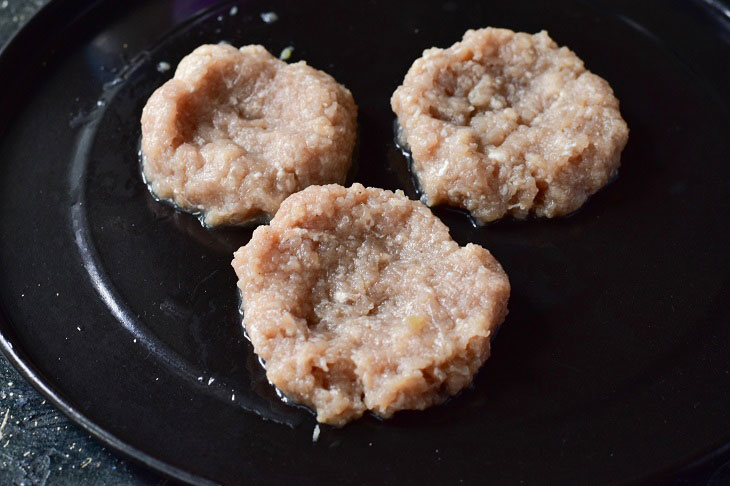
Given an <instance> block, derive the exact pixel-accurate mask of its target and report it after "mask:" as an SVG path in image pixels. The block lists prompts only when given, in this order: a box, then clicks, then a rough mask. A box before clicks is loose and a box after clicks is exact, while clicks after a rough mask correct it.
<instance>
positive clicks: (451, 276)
mask: <svg viewBox="0 0 730 486" xmlns="http://www.w3.org/2000/svg"><path fill="white" fill-rule="evenodd" d="M232 265H233V268H234V269H235V271H236V274H237V275H238V278H239V281H238V286H239V288H240V290H241V294H242V301H243V308H244V324H245V326H246V330H247V332H248V335H249V336H250V338H251V341H252V343H253V346H254V349H255V352H256V353H257V354H258V355H259V356H260V357H261V358H263V359H264V360H265V362H266V374H267V377H268V378H269V380H270V381H271V382H272V383H273V384H274V385H276V386H277V387H278V388H279V389H280V390H282V391H283V392H284V393H285V394H286V395H287V396H288V397H290V398H291V399H293V400H295V401H297V402H300V403H303V404H306V405H308V406H310V407H312V408H314V409H316V412H317V420H319V421H320V422H325V423H330V424H335V425H341V424H344V423H346V422H348V421H349V420H352V419H355V418H357V417H359V416H361V415H362V414H363V412H364V411H365V410H372V411H374V412H375V413H376V414H377V415H379V416H382V417H390V416H391V415H392V414H393V413H394V412H396V411H398V410H403V409H424V408H426V407H429V406H431V405H434V404H437V403H441V402H442V401H444V400H445V399H446V398H447V397H449V396H451V395H454V394H455V393H457V392H458V391H459V390H461V389H462V388H463V387H465V386H466V385H467V384H469V383H470V382H471V380H472V377H473V376H474V374H475V373H476V371H477V370H478V369H479V367H480V366H481V365H482V364H483V363H484V361H485V360H486V359H487V357H488V356H489V351H490V338H491V336H492V334H493V332H494V331H495V329H496V328H497V326H499V325H500V324H501V323H502V321H503V320H504V317H505V315H506V314H507V301H508V298H509V292H510V286H509V281H508V279H507V275H506V274H505V273H504V271H503V270H502V268H501V266H500V265H499V263H498V262H497V261H496V260H495V259H494V257H492V255H491V254H490V253H489V252H488V251H487V250H485V249H484V248H482V247H480V246H477V245H473V244H468V245H466V246H465V247H460V246H459V245H458V244H457V243H456V242H454V241H453V240H452V239H451V237H450V236H449V232H448V228H447V227H446V226H445V225H444V224H443V223H441V221H440V220H439V219H438V218H436V217H435V216H434V215H433V214H432V213H431V211H430V210H429V209H428V208H427V207H426V206H424V205H423V204H421V203H420V202H417V201H411V200H409V199H408V198H407V197H405V196H404V195H403V193H402V192H400V191H398V192H396V193H393V192H390V191H386V190H383V189H374V188H365V187H363V186H362V185H359V184H355V185H353V186H352V187H350V188H344V187H342V186H339V185H327V186H312V187H309V188H307V189H305V190H304V191H302V192H299V193H297V194H294V195H292V196H290V197H289V198H288V199H287V200H286V201H284V202H283V203H282V205H281V207H280V209H279V211H278V213H277V214H276V216H275V217H274V219H273V220H272V221H271V224H270V225H269V226H260V227H259V228H257V229H256V231H255V232H254V234H253V237H252V239H251V241H250V242H249V243H248V244H247V245H246V246H243V247H241V248H240V249H239V250H238V251H237V252H236V253H235V255H234V260H233V263H232Z"/></svg>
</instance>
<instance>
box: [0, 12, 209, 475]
mask: <svg viewBox="0 0 730 486" xmlns="http://www.w3.org/2000/svg"><path fill="white" fill-rule="evenodd" d="M102 2H103V0H92V1H89V0H81V1H79V0H51V1H50V2H48V3H47V4H45V5H44V6H43V7H41V8H40V10H38V12H37V13H36V14H35V15H33V16H32V17H31V18H30V19H29V20H28V22H27V23H26V24H25V25H23V26H22V27H21V28H20V29H19V30H18V31H17V32H15V34H13V35H12V36H11V37H10V39H9V40H8V42H7V43H6V44H5V45H4V46H3V47H2V48H0V70H2V69H3V67H4V65H5V64H9V65H12V64H13V57H14V56H15V51H22V46H23V44H25V41H26V38H28V37H32V36H33V34H34V33H36V32H43V31H44V30H45V29H47V28H48V27H49V26H51V25H54V26H61V29H62V28H64V27H67V26H68V25H70V24H71V23H73V22H74V21H75V20H77V19H79V18H83V17H84V16H85V15H86V14H88V12H89V11H91V10H93V9H94V8H95V7H96V6H97V5H99V4H101V3H102ZM8 59H10V60H9V61H8ZM4 128H5V127H3V126H0V134H2V133H3V131H4ZM9 329H11V324H10V320H9V319H8V318H7V316H5V314H4V312H2V309H0V350H1V351H2V353H3V354H4V355H5V357H6V358H7V359H8V361H9V362H10V363H11V364H12V365H13V367H14V368H15V369H16V370H17V371H18V373H20V375H21V376H22V377H23V378H24V379H25V380H26V381H27V382H28V383H30V385H31V386H32V387H33V388H34V389H35V390H36V391H37V392H38V393H40V394H41V395H42V396H43V397H44V398H46V399H47V400H48V401H50V402H51V403H52V404H53V405H54V406H55V407H56V408H58V409H59V411H61V412H62V413H63V414H64V415H65V416H66V417H68V418H69V419H70V420H71V421H72V422H74V423H75V424H77V425H79V426H81V428H83V429H84V430H85V431H86V432H88V433H89V434H91V435H92V436H93V437H95V438H96V439H98V440H100V441H101V442H102V443H103V444H104V445H105V446H108V447H110V448H112V449H113V450H115V451H116V452H118V453H120V454H122V455H123V456H125V457H128V458H130V459H132V460H134V461H136V462H138V463H141V464H143V465H145V466H147V467H150V468H152V469H153V470H155V471H157V472H159V473H162V474H164V475H166V476H169V477H171V478H173V479H176V480H178V481H182V482H185V483H189V484H199V485H215V484H218V483H215V482H213V481H210V480H209V479H206V478H204V477H202V476H198V475H195V474H192V473H189V472H187V471H184V470H182V469H179V468H176V467H174V466H171V465H170V464H168V463H166V462H164V461H161V460H159V459H156V458H155V457H153V456H152V455H151V454H148V453H146V452H144V451H142V450H140V449H137V448H135V447H133V446H131V445H130V444H128V443H127V442H124V441H122V440H120V439H118V438H117V437H116V436H115V435H113V434H112V433H110V432H108V431H107V430H105V429H103V428H102V427H100V426H98V425H97V424H95V423H94V422H93V421H92V420H91V419H89V418H88V417H87V416H85V415H84V414H82V413H81V412H79V411H78V410H77V409H76V408H75V407H74V406H73V405H71V404H70V403H69V402H67V401H66V400H65V399H64V398H63V397H62V396H61V393H59V392H58V391H57V390H55V389H54V388H53V387H52V386H51V385H50V384H48V383H47V382H46V380H44V378H43V377H42V376H41V374H40V373H39V372H38V370H37V369H36V368H35V366H34V365H33V363H32V362H31V361H30V360H29V359H28V358H27V357H26V356H24V353H23V352H22V350H21V348H20V347H19V343H16V344H15V345H14V344H13V341H14V339H13V338H12V333H9V332H8V330H9ZM16 345H17V346H16Z"/></svg>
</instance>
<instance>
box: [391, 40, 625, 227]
mask: <svg viewBox="0 0 730 486" xmlns="http://www.w3.org/2000/svg"><path fill="white" fill-rule="evenodd" d="M391 105H392V107H393V111H394V112H395V113H396V115H397V116H398V122H399V124H400V127H401V134H400V138H401V142H402V144H403V145H404V146H406V147H407V148H408V149H409V150H410V151H411V155H412V158H413V166H412V168H413V171H414V172H415V175H416V176H417V178H418V181H419V184H420V186H421V190H422V191H423V199H424V202H426V203H427V204H428V205H430V206H432V205H436V204H442V203H443V204H450V205H454V206H459V207H462V208H464V209H466V210H468V211H469V212H470V213H471V214H472V216H473V217H474V219H475V220H476V221H477V222H479V223H482V224H483V223H486V222H489V221H493V220H496V219H499V218H501V217H503V216H505V215H507V214H509V215H512V216H514V217H517V218H524V217H526V216H527V215H528V213H530V212H532V213H534V214H536V215H538V216H546V217H549V218H551V217H554V216H560V215H564V214H567V213H570V212H572V211H575V210H576V209H578V208H579V207H580V206H581V205H582V204H583V202H585V200H586V199H587V198H588V196H590V195H591V194H593V193H595V192H596V191H598V190H599V189H600V188H601V187H603V186H604V185H605V184H606V183H607V182H609V181H610V180H611V178H612V177H613V176H614V175H615V174H616V172H617V170H618V167H619V164H620V157H621V151H622V150H623V148H624V146H625V145H626V141H627V140H628V128H627V126H626V123H625V122H624V120H623V119H622V118H621V114H620V112H619V103H618V100H617V99H616V98H615V97H614V95H613V91H612V90H611V87H610V86H609V85H608V83H607V82H606V81H605V80H603V79H602V78H600V77H598V76H596V75H595V74H593V73H591V72H588V71H586V69H585V67H584V66H583V62H582V61H581V60H580V59H579V58H578V57H577V56H576V55H575V53H573V52H572V51H570V50H569V49H568V48H566V47H560V48H559V47H558V46H557V45H556V44H555V42H554V41H553V40H552V39H551V38H550V37H549V36H548V34H547V33H546V32H544V31H543V32H540V33H538V34H535V35H529V34H525V33H515V32H512V31H511V30H505V29H495V28H491V27H490V28H486V29H481V30H476V31H475V30H469V31H467V32H466V34H464V38H463V40H462V41H461V42H457V43H456V44H454V45H453V46H451V47H450V48H448V49H436V48H434V49H428V50H426V51H424V53H423V57H421V58H420V59H417V60H416V61H415V62H414V63H413V66H411V68H410V70H409V71H408V74H406V77H405V79H404V81H403V85H402V86H399V87H398V89H396V91H395V93H393V97H392V99H391Z"/></svg>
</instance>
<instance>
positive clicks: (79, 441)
mask: <svg viewBox="0 0 730 486" xmlns="http://www.w3.org/2000/svg"><path fill="white" fill-rule="evenodd" d="M47 2H48V0H0V46H2V45H4V44H5V43H6V42H7V41H8V39H9V38H10V37H11V36H12V35H13V34H14V33H15V32H16V31H17V30H18V29H19V28H20V27H22V25H23V24H24V23H25V22H26V21H27V20H28V19H29V18H30V17H31V16H32V15H33V14H34V13H35V12H36V11H38V9H40V8H41V7H42V6H43V5H44V4H46V3H47ZM170 483H171V481H169V480H167V479H164V478H161V477H160V476H158V475H157V474H155V473H153V472H151V471H148V470H146V469H144V468H142V467H140V466H137V465H136V464H132V463H130V462H129V461H128V460H126V459H122V458H120V457H119V456H117V455H116V454H114V453H113V452H111V451H109V450H108V449H106V448H105V447H104V446H102V445H101V444H100V443H99V442H97V441H96V440H95V439H93V438H92V437H91V436H89V434H88V433H86V432H85V431H84V430H83V429H81V428H80V427H79V426H77V425H76V424H74V423H73V422H71V421H70V420H69V419H68V418H66V416H65V415H63V414H62V413H61V412H59V411H58V410H57V409H56V408H55V407H54V406H53V405H51V404H50V403H48V402H47V401H46V400H44V399H43V397H42V396H41V395H39V394H38V392H36V391H35V390H34V389H33V388H32V387H31V386H30V385H29V384H28V383H27V382H26V381H25V380H24V379H23V378H22V377H21V376H20V375H19V374H18V372H17V371H16V370H15V368H13V366H12V365H11V364H10V363H9V362H8V360H7V359H6V358H5V356H3V355H2V354H0V484H2V485H6V484H7V485H11V484H12V485H45V484H79V485H85V484H104V485H122V484H124V485H127V484H141V485H147V484H149V485H153V484H156V485H161V484H170Z"/></svg>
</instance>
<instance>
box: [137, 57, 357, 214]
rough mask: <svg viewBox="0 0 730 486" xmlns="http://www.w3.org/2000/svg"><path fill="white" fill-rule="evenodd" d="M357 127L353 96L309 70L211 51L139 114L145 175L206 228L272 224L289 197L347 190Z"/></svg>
mask: <svg viewBox="0 0 730 486" xmlns="http://www.w3.org/2000/svg"><path fill="white" fill-rule="evenodd" d="M356 118H357V107H356V106H355V102H354V101H353V99H352V95H351V94H350V91H348V90H347V88H345V87H344V86H342V85H340V84H338V83H337V82H336V81H335V80H334V79H333V78H332V77H331V76H330V75H328V74H326V73H323V72H322V71H318V70H316V69H314V68H312V67H310V66H308V65H307V64H306V63H305V62H303V61H302V62H298V63H296V64H287V63H285V62H283V61H280V60H279V59H277V58H275V57H273V56H272V55H271V54H269V53H268V52H267V51H266V49H264V48H263V47H261V46H255V45H254V46H245V47H242V48H241V49H240V50H239V49H236V48H235V47H232V46H229V45H204V46H201V47H198V48H197V49H195V50H194V51H193V52H192V53H191V54H189V55H188V56H186V57H185V58H183V60H182V61H180V64H179V65H178V67H177V70H176V71H175V76H174V77H173V78H172V79H171V80H169V81H168V82H166V83H165V84H164V85H162V86H161V87H160V88H158V89H157V90H156V91H155V92H154V93H153V94H152V96H151V97H150V99H149V100H148V101H147V105H146V106H145V107H144V110H143V111H142V152H143V171H144V176H145V178H146V180H147V182H148V184H149V187H150V189H151V191H152V192H153V193H154V194H155V195H156V196H157V197H158V198H160V199H165V200H169V201H171V202H172V203H174V204H175V205H177V206H178V207H180V208H182V209H183V210H186V211H189V212H193V213H196V214H200V215H201V216H202V219H203V222H204V223H205V224H207V225H211V226H213V225H219V224H244V223H247V222H250V221H253V220H260V219H267V218H270V217H272V216H273V215H274V213H276V210H277V209H278V208H279V204H281V202H282V201H283V200H284V199H285V198H286V197H287V196H289V195H290V194H293V193H295V192H297V191H299V190H301V189H304V188H305V187H307V186H309V185H312V184H326V183H330V182H339V183H342V182H344V181H345V177H346V175H347V172H348V169H349V167H350V163H351V158H352V151H353V146H354V144H355V129H356Z"/></svg>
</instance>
